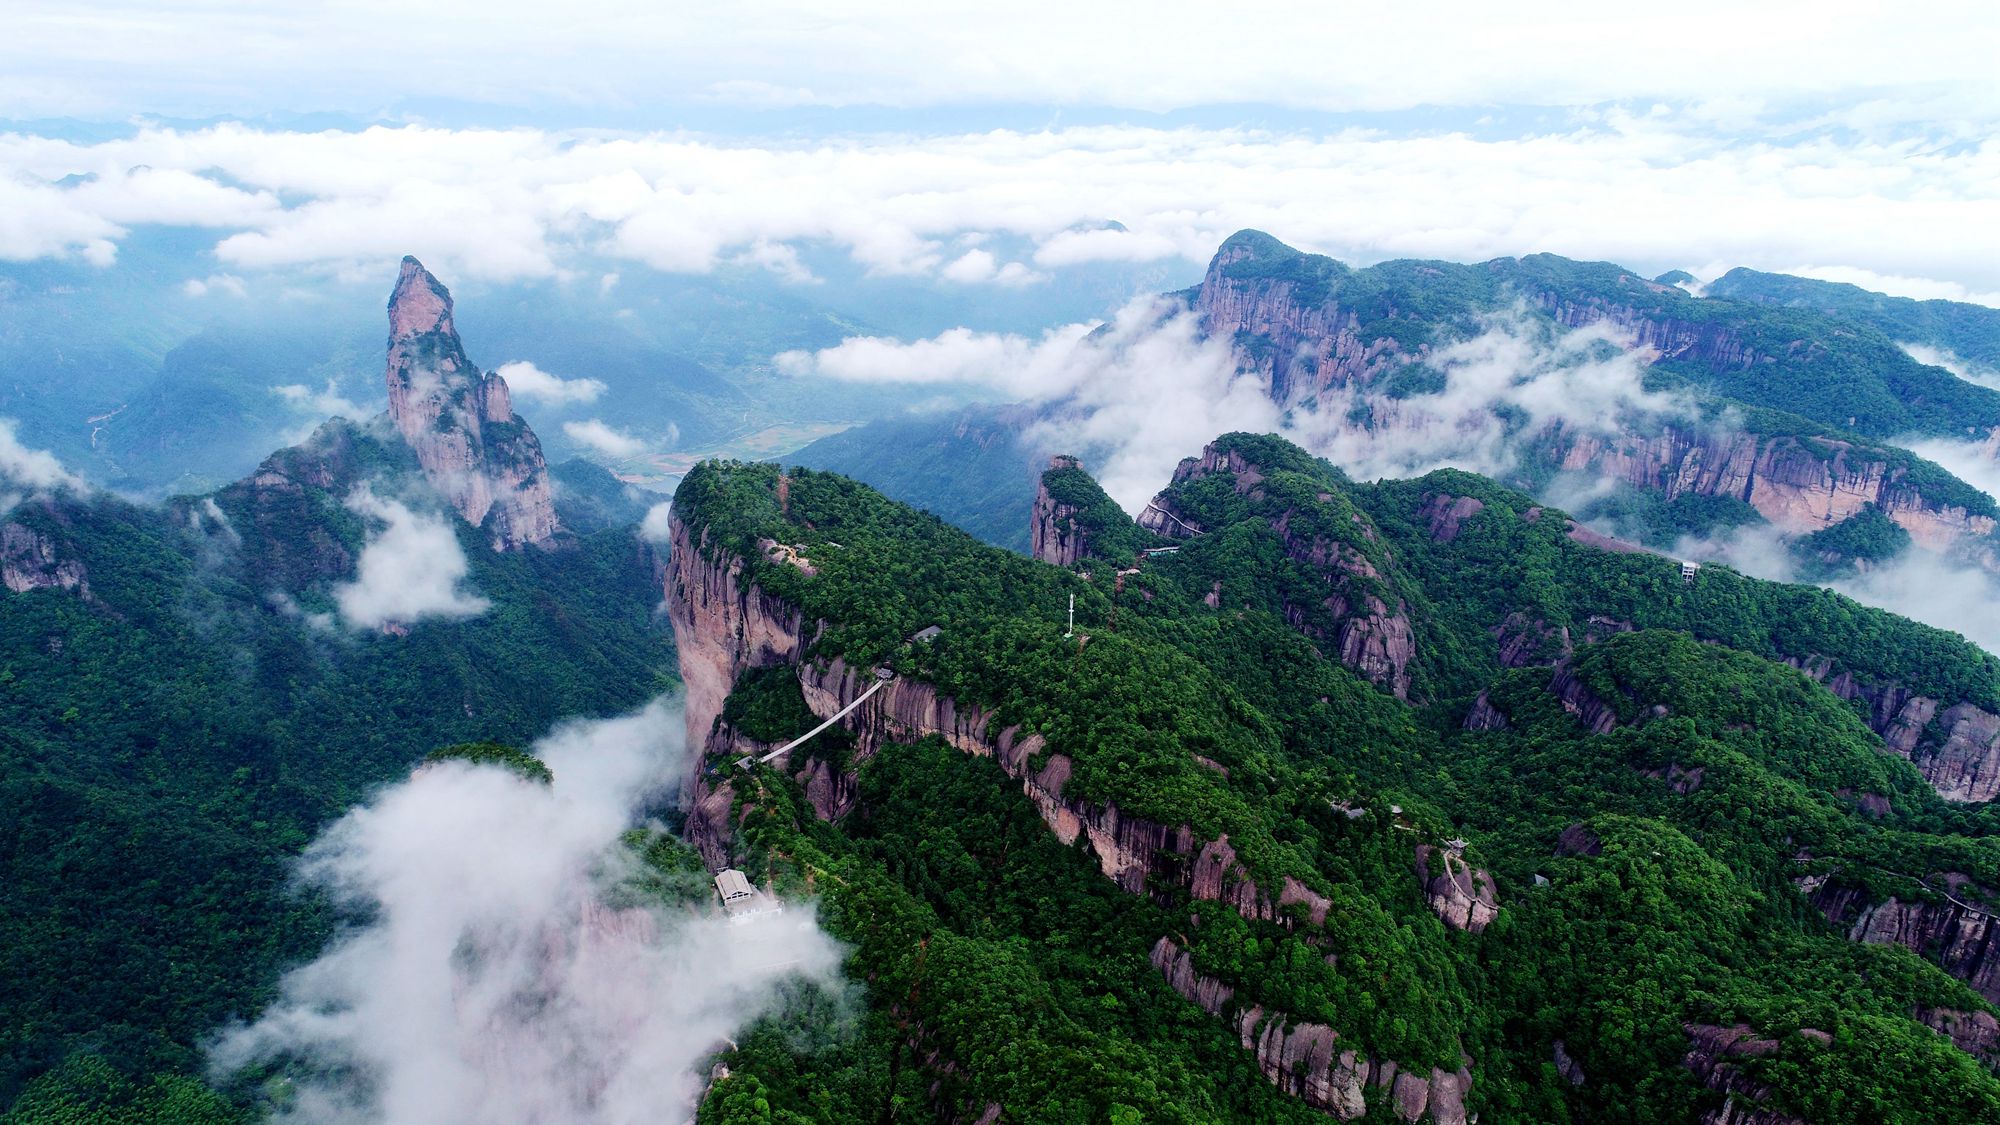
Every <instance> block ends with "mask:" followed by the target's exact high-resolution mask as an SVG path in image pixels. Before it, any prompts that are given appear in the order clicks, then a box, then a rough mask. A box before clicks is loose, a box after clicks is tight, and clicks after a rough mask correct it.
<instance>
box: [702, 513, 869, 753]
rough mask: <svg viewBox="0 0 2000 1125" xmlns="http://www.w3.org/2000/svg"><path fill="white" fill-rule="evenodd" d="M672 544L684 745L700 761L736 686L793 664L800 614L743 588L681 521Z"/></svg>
mask: <svg viewBox="0 0 2000 1125" xmlns="http://www.w3.org/2000/svg"><path fill="white" fill-rule="evenodd" d="M668 543H669V547H668V551H667V562H668V565H667V572H666V601H667V615H668V619H669V620H670V621H671V622H672V624H673V629H674V647H675V648H676V650H677V654H678V657H679V662H680V670H681V681H682V683H683V684H685V685H686V714H687V744H688V746H689V747H690V748H691V749H693V750H695V751H697V754H699V752H700V751H702V750H703V749H704V748H705V747H707V745H708V741H709V735H710V728H711V727H713V726H714V725H715V720H716V718H717V717H718V716H720V715H721V714H722V703H723V700H725V699H727V698H728V697H729V690H730V688H732V687H734V686H735V684H736V678H737V677H738V676H740V675H742V674H743V672H744V670H745V669H748V668H763V667H769V666H771V665H774V664H792V663H795V662H796V661H797V660H798V657H799V653H800V652H801V651H802V650H803V648H804V644H805V641H804V637H803V636H802V634H801V621H800V614H799V611H798V609H797V607H795V606H792V605H790V604H788V603H786V602H784V601H781V600H779V599H777V598H774V597H771V596H770V595H768V594H766V593H764V591H763V590H761V589H759V588H758V587H757V586H756V585H755V584H753V583H749V582H743V581H741V580H740V579H741V578H742V575H743V560H742V559H740V558H736V557H735V556H733V555H724V554H723V553H722V552H719V551H712V550H710V548H709V544H708V543H707V541H706V540H705V539H704V540H702V541H700V542H695V541H691V540H690V539H689V538H688V529H687V525H686V524H685V523H683V522H682V521H681V519H680V517H679V516H678V515H676V516H674V517H673V519H672V520H671V521H670V525H669V528H668ZM829 713H830V712H829Z"/></svg>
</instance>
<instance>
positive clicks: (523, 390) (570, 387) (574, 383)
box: [493, 359, 605, 406]
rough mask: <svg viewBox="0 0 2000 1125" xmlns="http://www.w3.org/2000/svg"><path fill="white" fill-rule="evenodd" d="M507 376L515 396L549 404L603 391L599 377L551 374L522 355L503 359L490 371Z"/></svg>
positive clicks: (586, 398) (578, 399)
mask: <svg viewBox="0 0 2000 1125" xmlns="http://www.w3.org/2000/svg"><path fill="white" fill-rule="evenodd" d="M493 373H494V374H495V375H498V376H500V377H501V378H502V379H505V380H507V389H508V390H509V391H511V392H513V395H514V397H515V398H520V399H532V400H534V401H536V402H543V403H547V404H549V405H551V406H563V405H566V404H568V403H573V402H575V403H584V402H596V401H597V396H599V395H601V394H603V393H604V391H605V386H604V382H603V380H600V379H564V378H562V377H560V376H556V375H551V374H549V373H548V372H546V371H544V370H542V369H541V368H539V367H536V366H535V365H534V364H532V363H529V362H528V361H527V360H524V359H517V360H515V361H514V362H512V363H503V364H501V365H500V366H499V367H498V368H497V369H495V371H494V372H493Z"/></svg>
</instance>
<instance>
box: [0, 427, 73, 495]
mask: <svg viewBox="0 0 2000 1125" xmlns="http://www.w3.org/2000/svg"><path fill="white" fill-rule="evenodd" d="M18 425H19V423H17V422H15V421H14V419H12V418H0V480H4V481H5V482H6V483H8V484H11V485H14V486H16V487H20V488H26V489H28V490H29V491H31V492H60V491H75V492H86V491H89V488H90V486H89V485H87V484H85V483H84V481H83V478H82V477H79V476H77V475H76V474H75V473H72V472H70V471H69V470H68V469H65V468H63V465H62V462H61V461H58V460H56V456H55V454H53V453H50V452H49V451H47V450H45V449H31V448H29V447H28V446H25V445H22V444H21V438H20V435H19V434H18V433H17V432H16V431H17V427H18Z"/></svg>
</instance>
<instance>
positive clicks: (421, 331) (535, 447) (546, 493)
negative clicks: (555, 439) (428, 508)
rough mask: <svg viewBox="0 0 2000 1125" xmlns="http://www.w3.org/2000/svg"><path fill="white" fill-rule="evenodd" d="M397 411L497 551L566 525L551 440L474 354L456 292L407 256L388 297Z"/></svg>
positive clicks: (448, 493) (431, 471)
mask: <svg viewBox="0 0 2000 1125" xmlns="http://www.w3.org/2000/svg"><path fill="white" fill-rule="evenodd" d="M388 380H389V417H390V418H391V419H392V420H394V421H395V423H396V429H397V430H398V431H399V432H401V433H402V435H403V440H404V441H405V442H407V443H409V446H410V448H411V449H414V450H415V451H416V454H417V462H418V464H421V465H422V466H423V467H424V475H425V476H426V477H428V478H430V482H431V485H432V486H433V487H435V488H436V489H437V490H438V491H439V492H440V493H442V494H443V495H444V496H445V498H446V499H448V500H450V501H451V504H452V507H454V508H457V509H458V514H459V515H461V516H464V517H465V519H466V522H468V523H471V524H475V525H477V526H479V527H481V528H483V529H484V530H485V531H486V534H487V536H488V537H489V538H490V539H491V540H492V543H493V547H494V549H495V550H500V551H506V550H513V549H516V548H519V547H523V546H527V545H529V544H537V545H539V544H544V543H547V542H548V541H549V540H550V539H552V538H553V537H554V536H555V535H556V533H557V532H558V531H560V530H561V525H560V524H558V523H557V522H556V508H555V495H554V492H553V491H552V490H551V489H550V487H549V471H548V464H547V462H546V461H544V460H543V459H542V443H541V441H540V440H538V439H537V438H536V437H535V431H534V430H532V429H529V428H528V423H527V422H525V421H523V420H522V418H521V417H520V415H518V414H515V413H514V405H513V399H512V397H511V396H510V395H509V394H508V392H507V381H506V380H505V379H502V378H501V377H500V376H498V375H483V374H481V373H480V371H479V368H477V367H474V366H473V365H472V362H471V361H470V360H468V359H466V358H465V347H464V345H462V344H460V343H459V340H458V329H457V328H456V327H454V326H453V325H452V322H451V293H450V292H448V291H447V290H446V289H445V287H444V286H443V285H442V284H440V283H439V282H438V279H437V278H435V277H432V276H431V272H430V271H429V270H427V269H425V268H424V264H423V263H422V262H419V261H417V260H416V259H415V258H404V259H403V270H402V273H401V274H400V275H398V276H397V278H396V291H395V292H394V293H392V294H390V296H389V372H388Z"/></svg>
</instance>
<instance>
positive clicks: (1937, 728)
mask: <svg viewBox="0 0 2000 1125" xmlns="http://www.w3.org/2000/svg"><path fill="white" fill-rule="evenodd" d="M1785 662H1786V663H1788V664H1790V665H1792V666H1793V667H1795V668H1797V669H1799V670H1800V671H1801V672H1804V673H1805V674H1806V675H1808V676H1810V677H1812V678H1813V679H1815V680H1818V681H1819V682H1820V683H1822V684H1825V685H1826V688H1827V690H1828V691H1831V692H1833V694H1835V695H1837V696H1839V697H1840V698H1842V699H1848V700H1860V701H1861V702H1862V703H1864V704H1865V705H1866V706H1867V712H1868V725H1869V726H1870V727H1871V728H1873V729H1874V731H1875V733H1877V734H1879V735H1881V736H1882V742H1883V744H1884V745H1885V746H1887V747H1888V748H1889V750H1890V751H1891V752H1893V753H1895V754H1899V755H1901V756H1902V757H1905V758H1908V759H1909V760H1910V764H1911V765H1914V766H1916V767H1917V772H1918V773H1920V774H1922V775H1923V777H1924V780H1925V781H1928V782H1930V784H1931V788H1933V789H1935V790H1937V793H1938V795H1939V796H1941V797H1943V798H1944V799H1945V800H1947V801H1958V802H1963V803H1973V802H1982V801H1990V800H1993V799H1994V798H1995V797H2000V715H1995V714H1994V713H1992V712H1991V711H1987V710H1985V709H1984V708H1981V707H1978V706H1976V705H1974V704H1972V703H1968V702H1965V701H1962V700H1961V701H1959V702H1955V703H1951V704H1949V705H1947V704H1945V703H1943V702H1942V701H1941V700H1938V699H1935V698H1933V697H1931V696H1927V695H1920V694H1918V693H1916V692H1914V691H1912V690H1910V689H1909V688H1907V687H1904V686H1903V685H1901V684H1898V683H1875V682H1870V681H1865V680H1862V679H1860V678H1859V677H1856V676H1855V675H1853V674H1852V673H1849V672H1835V671H1834V670H1833V667H1834V665H1833V660H1832V658H1830V657H1827V656H1825V655H1822V654H1818V653H1813V654H1809V655H1806V656H1794V657H1789V658H1787V659H1786V661H1785ZM1933 732H1939V733H1941V734H1942V737H1941V738H1940V737H1935V736H1934V735H1933Z"/></svg>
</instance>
